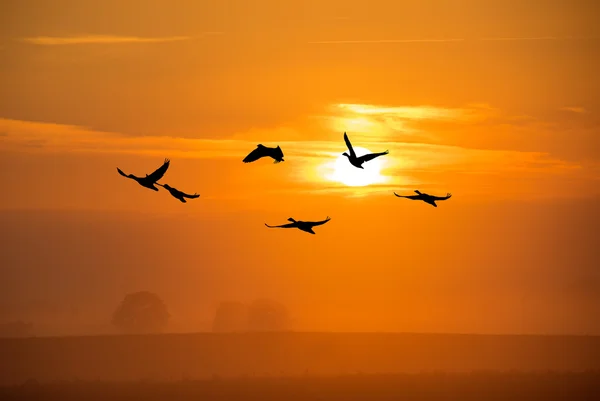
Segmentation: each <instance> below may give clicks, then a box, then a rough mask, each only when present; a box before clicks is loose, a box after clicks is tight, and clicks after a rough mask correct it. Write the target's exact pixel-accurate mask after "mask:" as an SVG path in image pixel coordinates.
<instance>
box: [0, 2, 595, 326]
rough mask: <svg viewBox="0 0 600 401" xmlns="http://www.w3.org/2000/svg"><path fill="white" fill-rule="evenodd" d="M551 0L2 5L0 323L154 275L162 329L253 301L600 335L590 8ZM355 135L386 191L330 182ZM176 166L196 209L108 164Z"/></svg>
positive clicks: (361, 316)
mask: <svg viewBox="0 0 600 401" xmlns="http://www.w3.org/2000/svg"><path fill="white" fill-rule="evenodd" d="M122 3H126V4H122ZM547 3H548V4H541V2H536V3H535V4H533V3H532V4H524V2H521V1H512V0H511V1H496V0H494V1H489V2H480V1H422V2H414V1H400V0H395V1H391V0H390V1H370V2H362V1H329V0H327V1H326V0H324V1H319V2H317V1H293V2H292V1H286V2H280V1H274V0H273V1H263V0H260V1H252V2H250V1H240V0H238V1H232V2H220V1H214V2H197V1H191V0H189V1H183V0H182V1H178V2H177V3H173V2H167V1H157V2H153V3H152V5H149V4H148V3H147V2H145V1H138V0H135V1H127V2H121V1H116V0H107V1H103V2H88V1H75V0H71V1H52V2H50V1H39V0H38V1H20V2H16V1H8V2H3V3H2V4H1V5H0V16H1V17H0V88H2V96H0V157H1V158H2V160H3V164H2V167H3V168H2V171H3V173H2V180H1V181H2V188H3V190H2V194H3V195H4V196H2V197H0V215H1V219H2V222H3V224H2V227H3V228H5V229H4V230H2V231H1V232H0V235H1V236H2V238H1V239H2V241H1V243H2V245H0V247H1V248H0V262H1V265H2V268H0V278H1V280H0V282H1V283H2V284H0V285H1V286H4V287H5V288H0V290H2V291H0V293H1V294H0V320H3V319H4V320H6V319H13V318H24V319H29V320H32V321H34V322H38V325H42V326H43V325H46V326H47V327H50V326H51V327H52V330H55V331H57V332H66V331H68V330H71V331H77V332H81V331H85V330H84V329H82V328H81V327H83V326H84V325H87V326H85V327H92V326H93V327H100V326H102V325H103V324H105V323H106V322H105V321H106V320H107V319H108V318H106V316H105V315H109V314H110V312H111V310H112V308H114V305H116V303H117V302H118V301H119V300H120V299H121V298H122V296H123V295H124V294H125V293H126V292H131V291H135V290H139V289H148V290H151V291H155V292H157V293H159V294H160V295H161V296H163V297H164V298H165V301H166V303H167V304H168V305H169V306H170V309H171V313H172V315H173V330H199V329H203V328H204V327H208V326H206V325H207V323H206V322H209V323H210V319H211V316H212V313H213V311H214V307H215V305H216V304H217V303H218V302H219V301H222V300H241V301H248V300H252V299H254V298H256V297H263V296H266V297H272V298H275V299H278V300H280V301H281V302H283V303H285V304H286V305H288V307H289V308H290V310H291V311H292V313H293V314H294V316H295V320H296V323H297V328H298V329H306V330H395V331H460V332H569V333H572V332H573V333H590V332H594V333H597V334H600V326H599V325H598V323H597V322H594V319H591V318H589V317H590V316H594V315H596V314H598V313H600V298H599V296H598V294H600V274H599V273H598V270H597V265H600V263H598V256H597V249H598V246H600V244H599V243H598V240H597V238H598V237H597V234H596V231H597V227H598V224H599V223H600V218H599V213H598V212H599V209H598V204H599V203H598V200H599V198H600V185H598V184H599V178H600V146H599V145H600V139H599V128H600V118H599V114H598V113H599V111H600V100H599V98H598V93H600V79H599V78H598V71H600V57H599V53H598V51H597V48H598V45H599V41H600V27H598V24H597V23H596V18H595V15H598V12H599V11H600V10H598V8H599V7H598V6H597V5H594V4H593V2H589V1H587V2H584V1H563V2H558V1H554V2H547ZM344 131H347V132H348V134H349V135H350V137H351V139H352V141H353V143H354V144H355V146H361V147H364V148H367V149H370V150H372V151H382V150H385V149H389V150H390V154H389V155H388V156H384V157H382V158H380V159H378V160H379V161H378V163H379V162H380V163H381V176H380V177H378V182H376V183H374V184H372V185H367V186H362V187H349V186H346V185H345V184H344V183H342V182H339V180H338V181H336V179H335V177H336V175H335V171H334V170H333V169H332V168H333V166H334V164H335V161H336V158H337V157H338V156H339V155H340V154H341V153H342V152H343V151H345V145H344V142H343V137H342V135H343V132H344ZM257 143H263V144H265V145H268V146H275V145H281V147H282V149H283V152H284V154H285V160H286V161H285V162H284V163H281V164H278V165H273V164H272V163H271V162H270V161H267V160H261V161H259V162H257V163H254V164H251V165H245V164H243V163H242V162H241V160H242V159H243V158H244V156H245V155H246V154H247V153H249V152H250V151H251V150H252V149H253V148H254V147H255V146H256V144H257ZM165 157H168V158H170V159H171V161H172V162H171V168H170V170H169V171H168V172H167V174H166V176H165V178H164V180H163V182H164V183H168V184H170V185H172V186H175V187H177V188H179V189H182V190H184V191H187V192H192V193H193V192H198V193H200V194H201V197H200V199H198V200H193V201H191V202H189V203H188V204H185V205H184V204H180V203H179V202H177V201H176V200H174V199H173V198H171V197H169V196H168V195H167V194H166V193H158V194H157V193H153V192H150V191H148V190H146V189H143V188H141V187H139V186H137V185H136V184H135V183H133V182H131V181H127V180H125V179H123V178H122V177H120V176H119V175H118V174H117V172H116V171H115V167H117V166H118V167H120V168H121V169H123V170H124V171H126V172H127V173H134V174H138V175H143V174H145V173H149V172H150V171H152V170H154V169H155V168H156V167H158V166H159V165H160V163H161V162H162V160H163V159H164V158H165ZM371 163H372V162H371ZM367 168H368V166H367ZM414 189H421V190H422V191H426V192H429V193H433V194H438V195H443V194H445V193H447V192H451V193H453V195H454V196H453V198H452V199H451V200H449V201H446V202H443V203H441V204H440V207H438V208H437V209H434V208H432V207H430V206H428V205H425V204H423V203H416V202H411V201H408V200H403V199H398V198H395V197H394V196H393V195H392V192H393V191H396V192H403V193H408V192H412V191H413V190H414ZM17 210H18V212H17ZM328 215H329V216H331V217H332V221H331V222H330V223H328V224H327V225H325V226H322V227H319V228H318V229H317V235H315V236H310V235H308V234H304V233H301V232H298V231H288V230H286V231H279V230H268V229H266V228H265V227H264V225H263V223H265V222H268V223H269V224H281V223H283V222H285V220H286V219H287V218H288V217H294V218H296V219H304V220H320V219H323V218H325V217H326V216H328ZM109 222H110V224H109ZM153 230H154V231H153ZM150 232H154V233H155V234H153V235H150ZM164 237H167V238H166V239H164V241H165V242H164V243H163V242H162V238H164ZM125 243H126V244H127V246H126V245H125ZM147 244H152V247H151V249H152V255H149V254H148V253H147V252H148V250H147V248H148V245H147ZM75 272H77V273H76V274H75ZM67 278H68V279H67ZM48 305H55V306H52V307H50V306H48ZM70 305H78V308H77V309H78V310H80V312H78V314H77V318H74V317H73V315H72V314H70V313H71V312H69V311H72V307H71V306H70ZM82 316H83V317H82ZM209 323H208V324H209ZM78 325H79V326H78ZM48 330H50V329H48ZM90 330H91V329H90Z"/></svg>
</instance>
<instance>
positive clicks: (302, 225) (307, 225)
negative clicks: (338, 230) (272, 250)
mask: <svg viewBox="0 0 600 401" xmlns="http://www.w3.org/2000/svg"><path fill="white" fill-rule="evenodd" d="M329 220H331V217H329V216H327V218H326V219H325V220H322V221H296V220H294V219H293V218H291V217H290V218H289V219H288V221H291V223H289V224H283V225H281V226H270V225H268V224H267V223H265V226H267V227H269V228H297V229H299V230H301V231H304V232H307V233H311V234H316V233H315V232H314V231H313V227H315V226H320V225H322V224H325V223H327V222H328V221H329Z"/></svg>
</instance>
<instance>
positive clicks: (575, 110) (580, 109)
mask: <svg viewBox="0 0 600 401" xmlns="http://www.w3.org/2000/svg"><path fill="white" fill-rule="evenodd" d="M561 110H563V111H570V112H572V113H577V114H584V113H587V110H586V109H584V108H583V107H563V108H561Z"/></svg>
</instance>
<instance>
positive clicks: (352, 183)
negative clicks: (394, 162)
mask: <svg viewBox="0 0 600 401" xmlns="http://www.w3.org/2000/svg"><path fill="white" fill-rule="evenodd" d="M354 151H355V152H356V155H357V156H362V155H364V154H367V153H371V151H370V150H368V149H365V148H361V147H357V146H355V147H354ZM384 165H385V160H383V158H377V159H373V160H371V161H369V162H366V163H365V164H364V165H363V167H364V169H359V168H356V167H354V166H353V165H351V164H350V162H349V161H348V158H347V157H346V156H344V155H342V154H340V155H339V156H338V157H337V159H336V160H335V161H333V162H329V163H327V164H326V165H325V166H324V167H325V168H327V170H329V172H328V173H325V178H327V179H328V180H330V181H335V182H340V183H342V184H344V185H347V186H349V187H364V186H367V185H371V184H381V183H384V182H386V181H387V178H386V177H385V176H383V175H382V174H381V170H382V169H383V167H384Z"/></svg>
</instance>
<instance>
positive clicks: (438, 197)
mask: <svg viewBox="0 0 600 401" xmlns="http://www.w3.org/2000/svg"><path fill="white" fill-rule="evenodd" d="M432 198H433V200H446V199H449V198H452V194H451V193H450V192H448V193H447V194H446V196H433V197H432Z"/></svg>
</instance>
